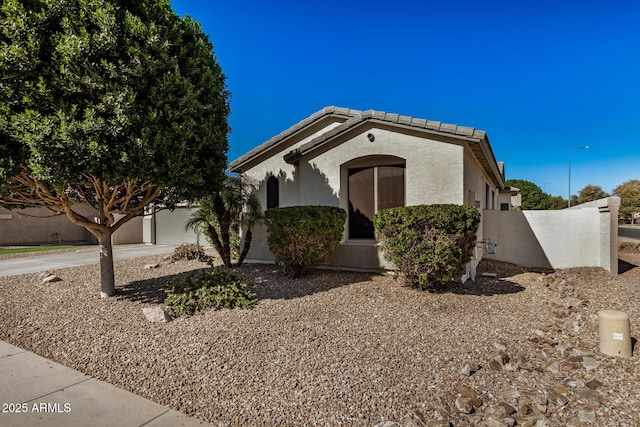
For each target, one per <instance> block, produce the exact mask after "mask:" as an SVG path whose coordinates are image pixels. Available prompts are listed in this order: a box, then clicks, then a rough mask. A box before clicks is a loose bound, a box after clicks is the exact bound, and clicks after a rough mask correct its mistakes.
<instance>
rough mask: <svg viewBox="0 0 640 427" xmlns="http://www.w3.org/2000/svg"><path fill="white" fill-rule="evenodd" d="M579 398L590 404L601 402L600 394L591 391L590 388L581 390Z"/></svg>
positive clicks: (579, 390)
mask: <svg viewBox="0 0 640 427" xmlns="http://www.w3.org/2000/svg"><path fill="white" fill-rule="evenodd" d="M578 396H580V397H581V398H582V399H584V400H587V401H590V402H600V393H598V392H597V391H595V390H591V389H590V388H586V387H585V388H582V387H581V388H579V389H578Z"/></svg>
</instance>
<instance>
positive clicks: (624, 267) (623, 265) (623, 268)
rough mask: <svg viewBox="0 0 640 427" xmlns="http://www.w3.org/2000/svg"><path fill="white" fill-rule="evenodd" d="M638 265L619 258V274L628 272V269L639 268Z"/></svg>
mask: <svg viewBox="0 0 640 427" xmlns="http://www.w3.org/2000/svg"><path fill="white" fill-rule="evenodd" d="M637 267H638V266H637V265H635V264H631V263H630V262H627V261H623V260H621V259H618V274H623V273H626V272H627V271H629V270H633V269H634V268H637Z"/></svg>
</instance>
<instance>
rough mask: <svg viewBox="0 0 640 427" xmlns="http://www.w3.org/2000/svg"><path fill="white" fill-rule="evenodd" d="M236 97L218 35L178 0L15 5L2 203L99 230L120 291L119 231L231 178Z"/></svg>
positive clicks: (8, 3) (3, 52) (7, 70)
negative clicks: (91, 213)
mask: <svg viewBox="0 0 640 427" xmlns="http://www.w3.org/2000/svg"><path fill="white" fill-rule="evenodd" d="M228 99H229V94H228V91H227V87H226V84H225V77H224V75H223V73H222V71H221V68H220V66H219V64H218V63H217V61H216V58H215V56H214V54H213V47H212V44H211V43H210V41H209V39H208V37H207V35H205V34H204V33H203V32H202V29H201V27H200V25H199V24H198V23H197V22H195V21H194V20H193V19H191V18H189V17H185V18H181V17H179V16H178V15H177V14H176V13H175V12H174V11H173V10H172V9H171V6H170V3H169V1H168V0H136V1H126V0H22V1H17V0H4V1H3V3H2V7H1V9H0V140H1V145H0V180H1V181H0V205H2V206H4V207H8V208H17V207H20V208H22V207H33V206H36V207H37V206H45V207H48V208H49V209H51V210H52V211H54V212H59V213H63V214H65V215H66V216H67V217H68V218H69V219H70V220H71V221H72V222H73V223H75V224H78V225H81V226H83V227H85V228H86V229H88V230H89V231H90V232H91V233H92V234H93V235H95V236H96V238H97V239H98V242H99V245H100V267H101V295H102V296H112V295H114V294H115V283H114V273H113V258H112V248H111V235H112V234H113V232H115V231H116V230H117V229H118V228H119V227H120V226H122V224H124V223H125V222H126V221H128V220H130V219H131V218H133V217H135V216H137V215H140V214H142V213H143V209H144V207H145V206H147V205H149V204H151V203H153V204H156V205H159V206H162V207H171V206H173V205H174V204H175V203H177V202H179V201H184V200H193V199H196V198H198V197H201V196H203V195H204V194H206V193H207V192H208V191H210V190H211V189H215V188H217V187H218V186H219V185H220V184H221V182H222V181H223V180H224V173H223V171H224V168H225V165H226V151H227V136H228V132H229V128H228V125H227V117H228V114H229V102H228ZM75 203H88V204H90V205H91V206H94V207H95V209H96V211H97V212H98V213H97V217H98V218H99V222H95V221H94V219H93V218H87V217H85V216H82V215H80V214H79V213H78V212H76V211H75V210H74V208H73V207H74V204H75ZM116 212H119V213H124V217H123V218H122V219H121V220H120V221H118V222H115V217H114V213H116Z"/></svg>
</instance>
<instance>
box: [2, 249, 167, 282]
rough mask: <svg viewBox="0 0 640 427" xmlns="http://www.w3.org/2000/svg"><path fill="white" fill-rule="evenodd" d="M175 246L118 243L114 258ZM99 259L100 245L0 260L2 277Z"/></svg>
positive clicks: (149, 253)
mask: <svg viewBox="0 0 640 427" xmlns="http://www.w3.org/2000/svg"><path fill="white" fill-rule="evenodd" d="M175 248H176V246H173V245H145V244H133V245H118V246H114V247H113V259H114V261H118V260H120V259H126V258H137V257H143V256H149V255H160V254H170V253H172V252H173V250H174V249H175ZM99 261H100V258H99V253H98V246H94V247H93V248H92V249H88V248H86V249H85V248H83V249H79V250H77V251H73V252H63V253H57V254H47V253H46V252H42V253H41V254H38V255H31V256H25V257H20V258H11V259H5V260H0V277H4V276H17V275H19V274H26V273H39V272H41V271H47V270H57V269H59V268H67V267H77V266H79V265H89V264H97V263H98V262H99Z"/></svg>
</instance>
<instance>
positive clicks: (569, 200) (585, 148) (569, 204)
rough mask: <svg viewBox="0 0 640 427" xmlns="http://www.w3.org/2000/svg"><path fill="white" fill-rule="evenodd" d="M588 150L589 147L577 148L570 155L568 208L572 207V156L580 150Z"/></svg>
mask: <svg viewBox="0 0 640 427" xmlns="http://www.w3.org/2000/svg"><path fill="white" fill-rule="evenodd" d="M588 148H589V146H588V145H585V146H584V147H576V148H574V149H573V150H571V152H570V153H569V198H568V201H567V203H568V207H571V156H572V155H573V153H575V152H576V151H578V150H587V149H588Z"/></svg>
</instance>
